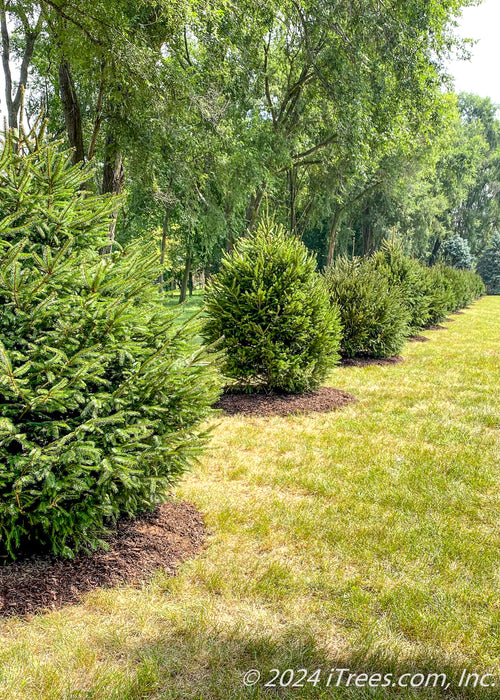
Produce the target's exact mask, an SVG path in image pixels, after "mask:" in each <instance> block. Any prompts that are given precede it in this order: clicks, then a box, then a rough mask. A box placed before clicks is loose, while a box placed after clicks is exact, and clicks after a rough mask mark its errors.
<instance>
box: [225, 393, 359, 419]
mask: <svg viewBox="0 0 500 700" xmlns="http://www.w3.org/2000/svg"><path fill="white" fill-rule="evenodd" d="M353 401H356V399H355V397H354V396H352V395H351V394H348V393H347V392H345V391H340V390H339V389H333V388H332V387H329V386H324V387H321V389H318V390H317V391H309V392H305V393H303V394H246V393H226V394H224V395H223V396H222V397H221V398H220V399H219V400H218V401H217V403H216V404H214V406H213V408H219V409H222V410H223V411H224V413H226V414H227V415H229V416H235V415H254V416H288V415H290V414H294V413H312V412H315V413H327V412H328V411H333V410H335V409H337V408H343V407H344V406H347V404H349V403H352V402H353Z"/></svg>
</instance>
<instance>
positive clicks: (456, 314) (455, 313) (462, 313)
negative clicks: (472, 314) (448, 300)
mask: <svg viewBox="0 0 500 700" xmlns="http://www.w3.org/2000/svg"><path fill="white" fill-rule="evenodd" d="M451 315H452V316H465V313H464V312H463V311H452V312H451Z"/></svg>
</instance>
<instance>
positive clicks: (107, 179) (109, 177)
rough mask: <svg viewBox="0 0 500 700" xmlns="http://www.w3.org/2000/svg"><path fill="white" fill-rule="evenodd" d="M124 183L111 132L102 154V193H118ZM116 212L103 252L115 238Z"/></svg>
mask: <svg viewBox="0 0 500 700" xmlns="http://www.w3.org/2000/svg"><path fill="white" fill-rule="evenodd" d="M124 184H125V171H124V168H123V159H122V154H121V151H120V149H119V148H118V144H117V143H116V139H115V137H114V136H113V135H112V134H108V135H107V136H106V148H105V156H104V168H103V173H102V193H103V194H120V193H121V191H122V189H123V185H124ZM117 218H118V212H117V211H116V212H114V213H113V214H112V215H111V221H110V223H109V233H108V238H109V245H107V246H105V248H104V249H103V251H102V252H103V253H110V252H111V250H112V247H113V241H114V240H115V230H116V220H117Z"/></svg>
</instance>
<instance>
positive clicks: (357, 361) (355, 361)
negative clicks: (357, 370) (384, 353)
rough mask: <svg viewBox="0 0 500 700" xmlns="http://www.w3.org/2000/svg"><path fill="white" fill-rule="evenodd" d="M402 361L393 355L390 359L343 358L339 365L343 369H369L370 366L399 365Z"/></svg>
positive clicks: (402, 359)
mask: <svg viewBox="0 0 500 700" xmlns="http://www.w3.org/2000/svg"><path fill="white" fill-rule="evenodd" d="M404 361H405V359H404V357H401V355H393V356H392V357H344V359H343V360H341V363H342V365H344V367H369V366H370V365H381V366H384V365H400V364H401V363H402V362H404Z"/></svg>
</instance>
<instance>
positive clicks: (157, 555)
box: [0, 501, 207, 617]
mask: <svg viewBox="0 0 500 700" xmlns="http://www.w3.org/2000/svg"><path fill="white" fill-rule="evenodd" d="M206 534H207V531H206V528H205V525H204V523H203V518H202V516H201V513H199V512H198V510H197V509H196V508H195V507H194V506H193V505H192V504H191V503H186V502H173V501H168V502H167V503H164V504H162V505H160V506H158V508H157V509H156V510H155V511H154V512H152V513H146V514H144V515H141V516H140V517H138V518H137V519H135V520H130V519H123V520H120V521H119V522H118V524H117V529H116V531H115V532H113V533H112V534H110V535H109V536H107V537H106V540H107V542H108V544H109V545H110V549H109V550H108V551H105V550H98V551H96V552H94V553H92V554H80V555H77V556H76V557H75V558H74V559H62V558H60V557H55V556H53V555H50V554H45V555H40V554H37V555H34V556H31V557H29V558H26V559H23V560H18V561H15V562H13V563H10V564H5V565H4V566H0V616H2V617H7V616H11V615H26V614H33V613H37V612H42V611H48V610H54V609H57V608H60V607H62V606H64V605H67V604H76V603H79V602H80V599H81V596H82V595H83V594H85V593H88V592H89V591H92V590H94V589H97V588H101V587H103V586H115V585H117V584H120V583H121V584H123V583H126V584H131V585H134V586H140V585H141V583H142V582H144V581H146V580H147V579H149V578H150V577H151V575H152V574H153V573H154V572H155V571H156V570H158V569H162V570H164V571H166V572H168V573H169V574H172V575H173V574H175V572H176V568H177V565H178V564H179V563H180V562H181V561H182V560H183V559H186V558H188V557H192V556H194V555H195V554H196V553H197V552H198V551H199V550H200V549H201V548H202V547H203V545H204V542H205V538H206Z"/></svg>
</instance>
